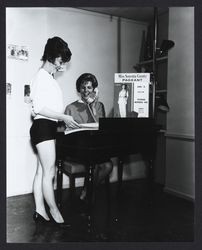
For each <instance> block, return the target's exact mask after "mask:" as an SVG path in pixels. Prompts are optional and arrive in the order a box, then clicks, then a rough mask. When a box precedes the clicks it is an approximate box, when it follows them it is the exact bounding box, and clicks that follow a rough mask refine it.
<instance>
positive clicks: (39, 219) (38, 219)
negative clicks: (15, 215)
mask: <svg viewBox="0 0 202 250" xmlns="http://www.w3.org/2000/svg"><path fill="white" fill-rule="evenodd" d="M33 220H34V221H35V222H36V223H38V222H41V223H49V222H50V220H46V219H45V218H44V217H43V216H41V215H40V214H39V213H37V212H36V211H35V212H34V214H33Z"/></svg>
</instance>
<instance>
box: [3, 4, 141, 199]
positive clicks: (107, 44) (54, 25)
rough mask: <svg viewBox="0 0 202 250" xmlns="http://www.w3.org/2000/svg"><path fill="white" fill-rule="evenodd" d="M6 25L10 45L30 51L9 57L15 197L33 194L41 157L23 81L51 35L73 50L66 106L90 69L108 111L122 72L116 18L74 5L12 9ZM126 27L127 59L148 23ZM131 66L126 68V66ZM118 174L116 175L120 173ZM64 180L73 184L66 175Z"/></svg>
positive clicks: (11, 189)
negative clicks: (32, 137)
mask: <svg viewBox="0 0 202 250" xmlns="http://www.w3.org/2000/svg"><path fill="white" fill-rule="evenodd" d="M6 25H7V27H6V29H7V34H6V40H7V41H6V44H14V45H25V46H28V50H29V60H28V61H27V62H25V61H20V60H15V59H7V74H6V75H7V82H10V83H11V84H12V94H11V97H9V98H7V196H12V195H19V194H24V193H29V192H32V181H33V177H34V173H35V170H36V156H35V154H34V152H33V151H32V148H31V146H30V138H29V128H30V126H31V120H30V112H29V107H28V105H27V104H25V103H24V100H23V93H24V84H29V82H30V79H31V78H32V76H33V75H34V74H35V72H36V71H37V69H38V68H39V67H40V66H41V62H40V59H41V56H42V54H43V49H44V45H45V43H46V41H47V39H48V38H49V37H52V36H55V35H57V36H61V37H62V38H63V39H64V40H66V41H67V42H68V44H69V47H70V49H71V51H72V53H73V56H72V60H71V61H70V63H69V65H68V70H67V72H65V73H64V74H63V75H60V76H59V77H58V82H59V83H60V85H61V87H62V90H63V93H64V106H65V105H67V104H68V103H70V102H72V101H74V100H75V99H77V98H78V96H77V93H76V90H75V81H76V79H77V77H78V76H79V75H80V74H81V73H84V72H91V73H93V74H95V75H96V77H97V78H98V81H99V86H100V100H101V101H102V102H103V103H104V104H105V108H106V113H107V114H109V113H110V112H111V110H112V108H113V98H112V97H113V94H114V93H113V91H114V83H113V81H114V73H115V72H116V71H117V19H116V18H113V19H112V20H111V19H110V17H109V16H107V15H101V14H94V13H91V12H88V11H81V10H77V9H73V8H68V9H66V10H63V9H61V8H60V9H56V8H7V10H6ZM127 27H128V29H129V30H130V32H129V33H127V34H128V38H127V37H126V38H124V39H126V40H124V41H123V42H122V46H123V48H124V47H127V46H128V44H130V46H129V47H128V49H127V52H126V54H125V57H126V58H127V54H128V55H131V54H133V53H135V52H136V49H137V48H138V47H140V44H139V45H138V41H139V43H140V42H141V37H139V33H136V31H137V30H139V32H140V30H141V29H143V28H145V26H144V25H142V24H138V23H136V22H130V25H129V26H127V24H125V25H124V29H127ZM132 27H134V29H133V28H132ZM132 32H134V34H133V35H132V36H131V37H132V39H133V41H134V40H135V41H136V42H135V43H134V46H135V47H133V45H131V44H133V41H131V39H130V36H129V34H131V33H132ZM124 35H125V34H124ZM126 43H127V44H126ZM131 52H132V53H131ZM138 57H139V52H138ZM132 61H133V59H132V58H131V56H130V61H128V62H127V64H128V65H130V64H131V63H132V65H131V67H132V66H133V65H135V64H136V63H137V62H138V61H136V57H135V56H134V61H133V62H132ZM123 67H124V64H123ZM127 67H128V66H127ZM127 67H125V68H124V69H125V70H127ZM128 70H129V71H130V70H131V69H128ZM128 70H127V71H128ZM129 71H128V72H129ZM128 168H130V164H129V165H128ZM128 168H126V169H128ZM134 172H135V173H136V171H134V170H132V169H130V170H127V171H126V174H124V176H125V175H128V176H129V177H130V178H131V177H132V176H133V173H134ZM113 178H114V179H116V173H114V175H113V177H112V179H113ZM64 184H65V185H67V184H68V183H67V178H66V179H65V182H64Z"/></svg>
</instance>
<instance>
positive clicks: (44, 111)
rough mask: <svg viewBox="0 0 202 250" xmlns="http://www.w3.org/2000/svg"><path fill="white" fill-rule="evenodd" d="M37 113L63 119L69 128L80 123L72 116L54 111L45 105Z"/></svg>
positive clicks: (76, 126) (77, 126) (75, 126)
mask: <svg viewBox="0 0 202 250" xmlns="http://www.w3.org/2000/svg"><path fill="white" fill-rule="evenodd" d="M38 114H39V115H43V116H46V117H48V118H52V119H57V120H59V121H64V122H65V124H67V126H68V127H70V128H79V127H80V125H79V124H78V123H77V122H76V121H74V119H73V117H72V116H70V115H66V114H63V113H59V112H55V111H53V110H51V109H49V108H47V107H43V108H42V109H41V110H40V111H39V112H38Z"/></svg>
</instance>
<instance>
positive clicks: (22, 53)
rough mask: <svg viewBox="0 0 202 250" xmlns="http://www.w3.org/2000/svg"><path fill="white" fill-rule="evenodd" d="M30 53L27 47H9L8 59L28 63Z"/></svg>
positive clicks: (11, 45) (10, 45)
mask: <svg viewBox="0 0 202 250" xmlns="http://www.w3.org/2000/svg"><path fill="white" fill-rule="evenodd" d="M28 57H29V52H28V48H27V46H19V45H13V44H9V45H8V58H12V59H17V60H23V61H27V60H28Z"/></svg>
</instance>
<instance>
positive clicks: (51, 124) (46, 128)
mask: <svg viewBox="0 0 202 250" xmlns="http://www.w3.org/2000/svg"><path fill="white" fill-rule="evenodd" d="M56 132H57V122H55V121H51V120H48V119H36V120H34V121H33V124H32V126H31V128H30V136H31V141H32V143H33V144H34V145H36V144H38V143H40V142H43V141H48V140H53V139H55V138H56Z"/></svg>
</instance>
